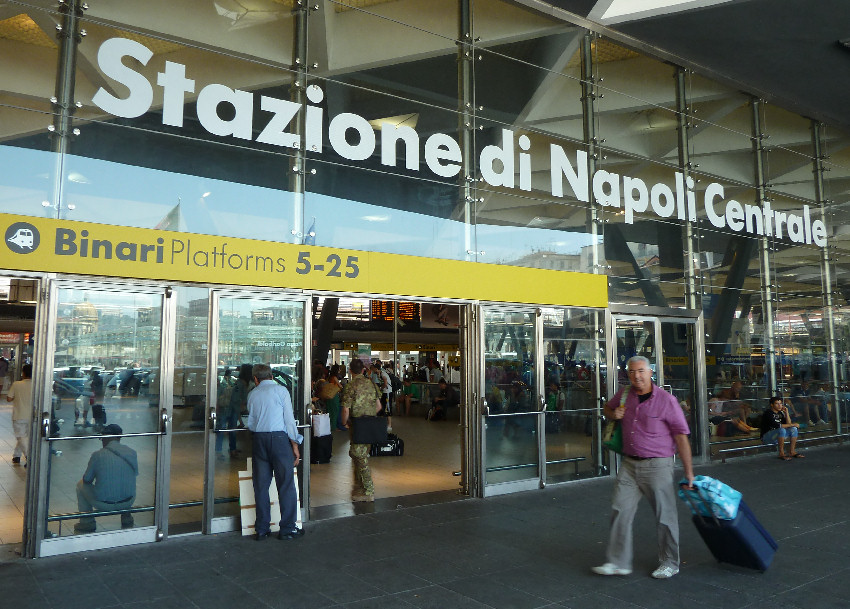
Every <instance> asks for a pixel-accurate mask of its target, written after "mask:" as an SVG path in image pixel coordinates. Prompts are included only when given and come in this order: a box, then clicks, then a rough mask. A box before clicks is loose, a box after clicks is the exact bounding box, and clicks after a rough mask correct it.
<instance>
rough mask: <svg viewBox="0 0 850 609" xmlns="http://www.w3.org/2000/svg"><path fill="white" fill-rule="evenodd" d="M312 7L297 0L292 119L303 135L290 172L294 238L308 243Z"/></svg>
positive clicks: (296, 148)
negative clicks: (307, 133)
mask: <svg viewBox="0 0 850 609" xmlns="http://www.w3.org/2000/svg"><path fill="white" fill-rule="evenodd" d="M310 10H311V9H310V8H309V6H308V3H307V1H306V0H296V2H295V5H294V7H293V9H292V16H293V28H294V31H293V33H292V40H293V42H292V66H291V67H292V72H293V79H292V86H291V88H290V90H289V98H290V100H292V101H294V102H295V103H297V104H298V105H299V110H298V113H297V114H296V115H295V118H294V119H293V120H292V133H294V134H297V135H298V136H299V140H298V143H297V147H294V149H293V155H292V167H291V169H290V174H289V190H290V192H292V206H293V209H292V230H291V233H292V242H293V243H298V244H301V243H305V242H306V240H307V239H308V235H305V234H304V231H305V227H304V190H305V188H304V175H305V171H306V167H305V159H306V151H305V149H304V147H305V145H306V137H305V134H304V126H305V124H306V122H307V16H308V14H309V12H310Z"/></svg>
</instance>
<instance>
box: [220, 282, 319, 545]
mask: <svg viewBox="0 0 850 609" xmlns="http://www.w3.org/2000/svg"><path fill="white" fill-rule="evenodd" d="M306 306H307V301H306V299H286V298H283V297H281V296H279V295H274V294H263V293H256V294H255V293H243V292H237V293H225V292H221V293H215V294H214V298H213V315H212V319H213V321H214V323H213V326H212V329H211V345H212V349H210V360H209V364H208V371H207V374H208V378H209V381H208V382H207V393H208V395H209V403H210V404H209V408H208V410H207V432H208V433H207V445H206V446H207V463H208V466H207V477H208V478H207V479H208V486H207V500H206V503H205V505H206V509H207V517H208V518H209V519H210V525H209V530H210V531H211V532H219V531H224V530H233V529H235V528H237V527H238V526H239V472H241V471H246V470H247V459H248V457H250V456H251V440H250V434H249V433H248V432H247V430H246V429H245V426H244V421H245V418H246V417H247V414H248V410H247V400H248V392H250V390H251V389H253V387H254V382H253V378H252V375H251V367H252V366H253V365H254V364H259V363H263V364H269V365H270V366H271V368H272V372H273V374H274V380H275V381H276V382H277V383H279V384H280V385H282V386H283V387H286V389H288V390H289V394H290V397H291V399H292V405H293V409H294V414H295V419H296V420H297V421H304V420H305V418H304V412H303V411H304V406H305V404H306V401H305V400H309V397H305V393H304V386H305V384H304V383H305V376H304V374H305V372H304V371H305V368H304V359H305V345H307V344H309V341H308V339H307V336H306V326H305V315H306ZM302 433H303V432H302ZM304 459H305V462H306V463H309V462H310V461H309V455H306V454H305V456H304ZM299 486H300V487H301V488H302V489H303V488H305V481H304V480H303V479H301V480H300V484H299ZM301 496H302V497H303V496H304V494H303V492H302V493H301Z"/></svg>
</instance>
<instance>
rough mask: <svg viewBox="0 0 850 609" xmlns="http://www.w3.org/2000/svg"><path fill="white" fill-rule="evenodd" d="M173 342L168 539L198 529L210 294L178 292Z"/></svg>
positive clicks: (196, 290)
mask: <svg viewBox="0 0 850 609" xmlns="http://www.w3.org/2000/svg"><path fill="white" fill-rule="evenodd" d="M172 298H176V299H177V324H176V325H177V327H176V335H175V340H174V402H173V412H172V424H171V433H170V434H169V437H170V439H171V478H170V491H171V494H170V496H169V500H168V502H169V506H170V508H171V511H170V512H169V515H168V531H169V534H171V535H174V534H176V533H186V532H190V531H200V530H201V520H202V516H203V500H204V423H205V421H204V418H205V415H206V404H207V400H206V393H207V383H206V380H207V344H208V332H209V290H208V289H207V288H191V287H179V288H176V289H175V290H174V295H173V296H172Z"/></svg>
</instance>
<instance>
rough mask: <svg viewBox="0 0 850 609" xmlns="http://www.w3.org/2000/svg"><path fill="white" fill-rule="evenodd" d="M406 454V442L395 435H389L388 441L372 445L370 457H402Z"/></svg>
mask: <svg viewBox="0 0 850 609" xmlns="http://www.w3.org/2000/svg"><path fill="white" fill-rule="evenodd" d="M403 454H404V440H402V439H401V438H399V437H398V436H397V435H395V434H394V433H388V434H387V441H386V442H382V443H381V444H372V447H371V448H370V449H369V455H370V456H372V457H400V456H402V455H403Z"/></svg>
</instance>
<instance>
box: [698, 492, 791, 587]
mask: <svg viewBox="0 0 850 609" xmlns="http://www.w3.org/2000/svg"><path fill="white" fill-rule="evenodd" d="M693 521H694V524H695V525H696V527H697V531H699V534H700V536H701V537H702V540H703V541H704V542H705V545H707V546H708V549H709V550H711V553H712V554H713V555H714V558H716V559H717V561H718V562H725V563H729V564H732V565H738V566H739V567H747V568H749V569H756V570H758V571H766V570H767V568H768V567H769V566H770V563H771V562H772V561H773V555H774V554H775V553H776V548H777V547H778V545H777V543H776V541H774V539H773V537H771V535H770V533H768V532H767V531H766V530H765V529H764V527H762V526H761V523H759V521H758V520H757V519H756V517H755V516H754V515H753V513H752V512H751V511H750V508H749V507H747V504H746V503H744V501H743V500H741V502H740V503H739V504H738V513H737V515H736V516H735V518H733V519H731V520H721V519H718V518H715V517H713V516H700V515H699V514H694V515H693Z"/></svg>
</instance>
